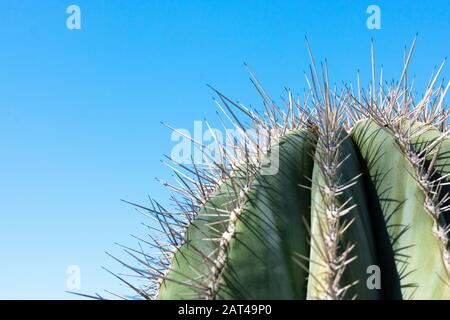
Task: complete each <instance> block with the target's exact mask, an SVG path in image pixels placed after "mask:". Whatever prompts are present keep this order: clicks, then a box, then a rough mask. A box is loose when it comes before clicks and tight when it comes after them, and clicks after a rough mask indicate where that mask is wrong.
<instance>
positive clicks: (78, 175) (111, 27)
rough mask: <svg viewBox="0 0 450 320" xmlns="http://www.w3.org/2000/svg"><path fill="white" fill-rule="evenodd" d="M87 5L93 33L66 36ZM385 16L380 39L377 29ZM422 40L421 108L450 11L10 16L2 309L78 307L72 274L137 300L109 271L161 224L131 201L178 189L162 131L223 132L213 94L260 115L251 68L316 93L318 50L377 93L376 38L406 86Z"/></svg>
mask: <svg viewBox="0 0 450 320" xmlns="http://www.w3.org/2000/svg"><path fill="white" fill-rule="evenodd" d="M71 4H76V5H78V6H79V7H80V8H81V30H68V29H67V27H66V19H67V17H68V14H67V13H66V8H67V7H68V6H69V5H71ZM370 4H376V5H378V6H379V7H380V8H381V29H380V30H369V29H368V28H367V27H366V19H367V17H368V14H366V9H367V7H368V6H369V5H370ZM416 32H418V33H419V37H418V43H417V48H416V51H415V55H414V58H413V61H412V64H411V72H412V73H415V74H416V75H417V80H416V82H417V89H418V93H419V91H420V89H421V88H423V86H424V85H425V84H426V82H427V81H428V79H429V76H430V73H431V71H432V69H433V67H434V66H435V65H437V64H440V63H441V62H442V60H443V59H444V58H445V57H446V56H448V54H449V53H450V2H449V1H448V0H442V1H438V0H433V1H411V0H408V1H406V0H400V1H395V2H394V1H356V0H355V1H344V0H340V1H337V0H335V1H329V0H327V1H324V0H322V1H319V0H315V1H264V0H246V1H242V0H241V1H236V0H230V1H220V2H219V1H207V0H201V1H200V0H189V1H188V0H185V1H181V0H180V1H169V0H161V1H151V0H149V1H138V0H130V1H119V0H96V1H87V0H85V1H83V0H73V1H65V0H54V1H50V0H48V1H44V0H42V1H31V0H23V1H12V0H3V1H1V2H0V40H1V43H2V45H1V50H0V217H1V222H0V261H1V263H0V298H23V299H33V298H35V299H49V298H52V299H67V298H73V296H71V295H68V294H67V293H65V290H66V279H67V276H68V275H67V274H66V268H67V267H68V266H69V265H78V266H79V267H80V270H81V290H80V292H84V293H93V292H102V290H103V289H109V290H112V291H116V292H120V293H127V292H128V290H127V289H126V288H124V287H122V286H120V285H119V283H118V281H117V280H116V279H114V278H113V277H112V276H110V275H109V274H107V273H106V272H105V271H104V270H102V269H101V266H106V267H108V268H109V269H112V270H121V269H120V267H119V266H118V265H117V264H116V263H115V262H114V261H113V260H112V259H111V258H109V257H108V256H107V255H106V254H105V253H104V252H105V251H108V252H111V253H113V254H116V255H118V256H120V255H121V253H120V249H119V248H118V247H117V246H116V245H114V242H120V243H124V244H129V245H136V242H135V241H134V240H133V239H132V238H131V237H130V234H136V235H144V231H145V229H144V228H143V227H142V226H141V223H142V222H144V221H145V218H144V217H142V216H140V215H138V214H137V213H135V211H134V210H133V208H132V207H130V206H129V205H126V204H124V203H122V202H120V199H122V198H123V199H127V200H130V201H133V202H138V203H144V204H145V203H146V199H147V195H151V196H152V197H154V198H156V199H159V200H161V202H162V203H167V201H166V200H165V199H167V196H168V193H167V191H165V190H164V189H163V188H162V187H161V186H160V185H159V183H158V182H157V181H155V179H154V178H155V177H162V178H169V177H170V172H169V170H168V169H166V168H165V167H164V166H163V165H162V164H161V163H160V160H161V159H162V158H163V154H170V151H171V148H172V147H173V145H174V143H173V142H172V141H171V140H170V132H169V131H168V130H167V129H166V128H165V127H163V126H162V125H161V124H160V122H161V121H164V122H167V123H170V124H172V125H173V126H175V127H181V128H186V129H188V130H192V128H193V123H194V120H202V119H204V118H207V119H214V118H215V111H216V109H215V107H214V103H213V101H212V99H211V97H212V96H213V94H212V92H211V90H210V89H208V88H207V86H206V84H212V85H213V86H215V87H216V88H219V89H220V90H221V91H223V92H225V93H226V94H227V95H229V96H230V97H233V98H235V99H237V100H239V101H241V102H243V103H248V104H253V105H256V104H257V102H258V99H257V97H256V93H255V92H254V90H253V89H252V87H251V84H250V82H249V80H248V74H247V73H246V71H245V68H244V67H243V63H244V62H246V63H248V64H249V65H250V67H251V68H252V69H253V71H254V72H255V73H256V74H257V75H258V77H259V79H260V81H261V82H262V83H263V84H264V85H265V87H266V88H267V89H268V91H269V92H270V93H271V94H272V96H273V97H275V98H277V97H278V96H280V95H281V94H283V88H284V87H285V86H286V87H289V88H291V89H292V90H293V91H294V92H297V91H298V92H302V91H303V89H304V88H305V86H306V84H305V81H304V76H303V70H306V69H307V68H308V65H309V63H308V58H307V51H306V49H305V42H304V35H307V36H308V38H309V39H310V42H311V44H312V48H313V51H314V54H315V57H316V60H321V59H324V58H327V59H328V62H329V70H330V75H331V78H332V81H333V82H338V83H339V82H341V81H346V82H348V81H355V74H356V70H357V69H358V68H359V69H360V70H361V74H362V81H363V83H364V84H366V85H367V84H369V81H370V39H371V38H374V40H375V43H376V51H377V53H376V55H377V60H376V64H377V66H380V65H381V64H383V65H384V67H385V76H384V77H385V78H386V79H391V78H396V77H398V76H399V75H400V72H401V63H402V60H403V48H404V46H405V45H408V46H409V45H410V43H411V41H412V39H413V37H414V35H415V33H416ZM443 76H444V77H445V78H446V79H448V78H449V76H450V72H449V69H448V68H447V69H446V70H445V71H444V73H443Z"/></svg>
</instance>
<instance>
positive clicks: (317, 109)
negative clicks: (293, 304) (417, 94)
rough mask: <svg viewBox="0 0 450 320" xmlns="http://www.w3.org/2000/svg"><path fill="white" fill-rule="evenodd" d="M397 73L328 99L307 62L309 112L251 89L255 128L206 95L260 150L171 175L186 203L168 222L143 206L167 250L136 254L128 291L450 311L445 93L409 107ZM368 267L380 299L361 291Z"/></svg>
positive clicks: (229, 104)
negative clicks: (135, 281)
mask: <svg viewBox="0 0 450 320" xmlns="http://www.w3.org/2000/svg"><path fill="white" fill-rule="evenodd" d="M411 52H412V50H411ZM411 52H410V54H409V56H408V58H407V59H406V60H407V62H409V59H410V55H411ZM372 60H373V59H372ZM406 69H407V63H405V66H404V70H403V72H402V77H401V79H400V81H398V85H392V86H391V87H388V88H383V89H380V91H379V92H377V91H376V90H375V84H374V83H375V82H374V79H375V75H373V80H372V87H371V88H370V90H369V92H370V93H369V95H368V96H366V95H365V94H364V93H363V92H362V91H361V90H360V89H359V90H358V93H357V94H354V93H353V91H351V90H349V89H345V90H343V91H342V92H341V93H340V94H338V93H336V92H331V91H330V89H329V86H328V80H327V77H328V75H327V72H326V71H325V72H324V78H325V79H323V80H321V81H319V80H318V77H317V71H316V70H315V67H314V61H312V68H311V78H312V80H311V81H310V83H312V84H313V85H312V86H311V87H310V95H311V96H313V97H314V101H313V102H312V103H311V104H312V106H309V105H308V101H305V102H304V105H301V104H300V103H298V102H294V101H293V98H292V96H291V94H290V92H289V93H288V98H289V99H288V106H287V109H286V110H284V109H281V108H279V107H278V106H276V105H275V104H274V103H272V102H271V101H272V100H271V99H270V97H268V96H267V94H266V92H265V91H264V89H263V88H262V87H261V86H260V85H259V82H258V81H257V80H256V79H255V78H254V79H253V82H254V84H255V85H256V87H257V89H258V93H259V94H260V95H261V96H262V99H263V101H264V105H265V108H266V109H265V112H264V114H265V115H264V117H263V116H261V115H260V114H259V113H257V112H255V111H254V110H252V109H247V108H245V107H243V106H242V105H240V104H237V103H234V102H233V101H232V100H230V99H228V98H226V97H225V96H223V95H222V94H221V93H219V92H217V91H216V93H217V94H218V96H219V98H220V102H221V104H222V105H223V106H224V107H225V108H222V107H220V108H221V110H222V111H223V112H224V114H225V115H226V117H227V119H229V120H230V122H231V123H232V125H233V126H234V127H236V128H239V129H242V130H245V129H246V128H245V127H244V126H243V125H242V124H241V123H242V122H241V121H240V120H239V117H238V116H237V115H236V114H235V112H243V113H244V115H245V116H246V117H247V118H248V119H249V120H250V123H253V125H254V128H256V129H257V130H262V131H265V132H266V135H267V137H268V138H269V139H270V141H271V144H270V150H269V151H268V152H267V153H263V154H261V155H260V154H259V153H258V156H257V157H256V158H255V159H254V158H249V157H248V154H247V150H248V146H247V145H245V146H240V157H237V158H232V157H229V155H227V154H226V153H225V152H222V153H223V163H222V164H212V165H211V166H210V168H207V169H205V170H200V169H199V168H198V167H196V166H195V165H193V167H192V168H187V167H185V166H181V167H182V168H183V169H186V170H187V172H188V173H190V175H189V174H187V175H186V176H185V177H186V179H182V178H183V177H181V176H180V175H179V173H178V171H176V175H177V177H178V178H180V179H181V180H182V181H184V182H185V184H186V186H187V185H188V184H189V185H190V187H187V188H186V189H185V190H181V191H179V190H178V189H177V188H172V189H174V190H176V191H177V192H178V193H180V195H181V198H183V199H184V202H183V203H178V201H177V207H178V213H177V214H178V215H177V214H173V213H172V212H169V211H167V210H165V209H164V208H162V207H161V206H159V205H158V204H157V203H156V207H157V208H156V209H155V202H153V201H152V204H153V209H147V210H148V211H149V212H150V213H152V214H153V215H154V216H155V217H156V218H157V220H158V221H159V223H160V224H161V228H162V235H163V236H164V235H165V236H166V238H167V239H168V243H161V242H160V240H154V242H153V244H152V247H153V248H157V249H158V250H160V255H159V256H158V255H151V256H150V255H148V254H146V253H141V254H142V255H144V258H138V261H139V262H140V263H141V264H143V265H144V267H141V268H132V270H134V271H136V272H137V273H138V274H139V275H140V276H142V277H143V278H145V279H148V280H149V282H150V286H148V287H146V288H145V289H137V288H135V287H132V288H133V289H134V290H135V291H136V293H137V294H138V295H140V296H143V297H144V298H148V297H151V298H156V299H333V300H334V299H335V300H341V299H355V298H356V299H371V300H382V299H442V300H450V254H449V249H450V244H449V241H448V234H449V230H450V215H449V209H450V196H449V193H450V187H449V185H448V184H449V183H450V138H449V131H447V130H448V128H447V127H448V115H449V112H448V108H447V107H445V106H444V104H443V101H444V96H445V93H446V91H447V89H448V88H449V87H450V83H449V85H447V87H446V88H445V89H444V88H442V87H441V88H439V90H435V89H434V85H435V83H436V79H437V77H438V75H439V72H438V74H437V75H436V76H435V78H434V80H433V81H431V83H430V86H429V88H428V89H427V90H426V94H425V95H424V97H423V98H422V99H421V101H419V102H418V103H414V102H413V101H414V99H413V98H414V97H413V96H412V94H411V91H412V90H411V88H408V86H407V84H406ZM440 70H441V69H440ZM440 70H439V71H440ZM251 75H252V76H253V74H251ZM402 86H404V89H402ZM400 92H401V93H402V94H400ZM434 94H435V96H434ZM225 110H226V111H225ZM233 110H235V112H234V111H233ZM250 140H251V139H250ZM249 144H250V145H251V147H255V148H259V146H258V143H254V142H253V145H252V142H249ZM272 154H279V167H278V171H276V172H275V173H272V174H267V173H266V172H265V164H264V163H265V162H264V161H263V160H264V159H266V160H267V159H272V157H271V155H272ZM194 189H195V191H193V190H194ZM141 208H142V207H141ZM179 214H182V215H184V216H185V219H182V218H179ZM158 239H159V238H158ZM138 253H140V252H135V253H134V254H133V255H132V256H133V257H134V258H136V254H138ZM149 261H150V262H149ZM142 262H143V263H142ZM373 266H377V267H379V271H380V285H381V287H380V288H369V286H368V283H369V277H370V276H371V275H372V274H369V269H370V267H373ZM145 267H147V270H145ZM371 270H372V271H371V272H373V269H371Z"/></svg>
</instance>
